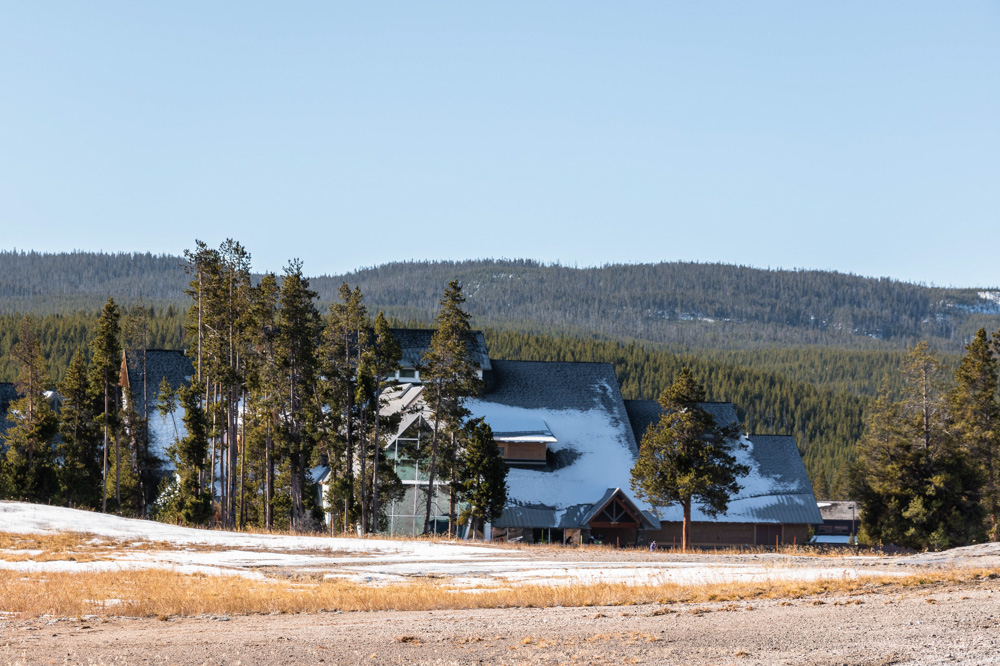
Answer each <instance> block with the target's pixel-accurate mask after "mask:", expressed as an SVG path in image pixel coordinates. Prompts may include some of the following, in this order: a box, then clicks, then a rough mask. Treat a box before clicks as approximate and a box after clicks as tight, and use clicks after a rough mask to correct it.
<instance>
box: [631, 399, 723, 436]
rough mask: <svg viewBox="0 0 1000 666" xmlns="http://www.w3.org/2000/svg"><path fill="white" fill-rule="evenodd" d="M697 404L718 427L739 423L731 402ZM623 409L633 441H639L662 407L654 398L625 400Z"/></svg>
mask: <svg viewBox="0 0 1000 666" xmlns="http://www.w3.org/2000/svg"><path fill="white" fill-rule="evenodd" d="M698 406H699V407H701V408H702V409H704V410H705V411H706V412H708V413H709V414H711V415H712V418H714V419H715V422H716V424H718V425H719V426H720V427H723V426H727V425H733V424H736V425H739V422H740V419H739V417H738V416H737V415H736V407H735V406H734V405H733V403H731V402H699V403H698ZM625 411H626V412H628V420H629V423H631V424H632V432H633V433H635V441H637V442H641V441H642V434H643V433H644V432H646V429H647V428H649V426H651V425H653V424H654V423H656V421H657V420H659V418H660V414H661V413H662V412H663V408H662V407H660V403H658V402H657V401H656V400H626V401H625Z"/></svg>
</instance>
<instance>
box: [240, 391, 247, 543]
mask: <svg viewBox="0 0 1000 666" xmlns="http://www.w3.org/2000/svg"><path fill="white" fill-rule="evenodd" d="M240 398H241V400H240V401H241V402H242V403H243V418H242V420H241V421H240V423H241V425H242V427H243V438H242V442H240V444H241V445H242V448H243V455H242V456H240V529H241V530H242V529H243V527H244V526H245V525H246V515H247V512H246V482H247V475H246V463H247V397H246V393H242V392H241V395H240Z"/></svg>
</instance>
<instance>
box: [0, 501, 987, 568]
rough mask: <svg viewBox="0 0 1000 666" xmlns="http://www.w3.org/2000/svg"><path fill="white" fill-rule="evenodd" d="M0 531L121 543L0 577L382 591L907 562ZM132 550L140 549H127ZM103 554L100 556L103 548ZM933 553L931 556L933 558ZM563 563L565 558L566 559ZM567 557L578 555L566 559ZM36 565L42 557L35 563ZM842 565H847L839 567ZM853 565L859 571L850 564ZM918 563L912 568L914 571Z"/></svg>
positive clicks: (33, 520) (59, 512)
mask: <svg viewBox="0 0 1000 666" xmlns="http://www.w3.org/2000/svg"><path fill="white" fill-rule="evenodd" d="M0 531H2V532H11V533H64V532H75V533H84V534H87V533H89V534H95V535H100V536H102V537H106V538H112V539H121V540H123V541H126V543H125V544H121V545H115V544H110V545H109V544H105V543H103V542H100V543H95V544H93V545H94V546H95V549H94V550H91V549H89V548H88V550H87V553H86V555H87V556H88V557H87V558H81V559H88V560H90V561H79V562H78V561H74V560H72V559H69V558H70V557H72V556H73V553H66V559H53V560H51V561H33V560H26V561H5V559H4V558H5V556H8V553H14V552H16V553H17V556H18V557H19V558H20V557H23V556H25V555H32V556H35V555H43V554H44V551H42V552H39V551H38V550H37V549H33V550H18V551H14V550H5V551H0V571H3V570H7V571H19V572H24V573H36V574H37V573H42V574H44V573H55V572H67V573H86V572H98V571H135V570H145V569H168V570H172V571H177V572H179V573H185V574H205V575H237V576H244V577H247V578H251V579H256V580H271V579H273V578H272V577H273V576H275V575H277V576H279V577H285V576H287V575H289V574H299V573H302V574H309V575H319V576H322V577H325V578H330V579H340V580H345V581H351V582H356V583H361V584H365V585H390V584H398V583H401V582H407V581H413V580H422V579H431V580H435V581H438V582H441V583H443V584H446V585H459V586H464V587H471V588H495V587H497V586H498V585H501V586H509V585H525V584H537V585H569V584H590V583H601V582H612V583H626V584H656V583H677V584H684V585H704V584H709V583H723V582H737V581H747V582H759V581H771V580H802V581H806V580H816V579H822V578H842V577H851V578H853V577H856V576H865V575H904V574H906V573H909V570H907V569H906V568H899V567H897V566H896V565H897V564H902V563H908V560H909V558H896V559H884V558H864V557H860V558H853V559H850V560H848V559H841V560H837V561H836V562H830V561H824V560H822V559H817V558H811V557H785V556H766V555H747V556H729V557H727V558H725V560H724V561H723V560H720V559H718V558H715V557H714V556H711V555H706V556H704V558H697V559H690V558H689V559H684V558H677V559H674V558H672V557H671V555H669V554H664V555H663V558H662V559H660V558H658V557H651V558H650V559H642V560H638V561H637V560H636V559H635V558H634V556H632V557H631V559H630V558H628V557H625V558H624V559H622V560H616V559H613V558H609V559H608V560H604V559H601V561H585V560H586V556H585V555H584V551H582V550H581V551H579V552H580V555H579V557H581V560H580V561H576V560H575V559H574V561H566V560H565V559H559V558H558V557H555V556H547V555H546V554H545V551H540V552H539V551H532V550H531V549H525V550H512V549H502V548H494V547H487V546H475V545H466V544H464V543H441V542H425V541H403V540H388V539H387V540H383V539H352V538H331V537H318V536H282V535H261V534H244V533H236V532H216V531H209V530H195V529H189V528H184V527H176V526H173V525H165V524H162V523H156V522H152V521H145V520H131V519H127V518H119V517H117V516H108V515H104V514H98V513H91V512H87V511H78V510H74V509H65V508H60V507H51V506H41V505H36V504H23V503H17V502H0ZM137 541H138V542H140V543H141V544H142V546H143V547H142V548H141V549H136V548H132V547H130V545H129V543H128V542H133V543H134V542H137ZM105 547H106V548H105ZM935 555H937V554H935ZM997 555H1000V545H997V544H987V545H983V546H975V547H971V549H969V550H965V549H956V551H954V552H953V555H952V556H951V557H949V558H945V559H942V558H939V557H935V558H933V559H931V558H928V556H922V557H924V558H927V559H928V560H929V561H928V562H926V564H928V565H929V566H949V567H952V566H961V565H963V563H964V564H967V565H969V566H984V561H985V559H986V557H985V556H997ZM564 557H565V556H564ZM573 557H574V558H575V557H577V556H575V555H574V556H573ZM40 559H43V560H44V557H42V558H40ZM845 562H848V566H845ZM853 564H856V565H857V566H856V567H855V566H851V565H853ZM917 564H922V562H918V561H916V560H914V561H913V562H912V565H917Z"/></svg>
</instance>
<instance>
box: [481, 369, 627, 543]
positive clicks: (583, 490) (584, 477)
mask: <svg viewBox="0 0 1000 666" xmlns="http://www.w3.org/2000/svg"><path fill="white" fill-rule="evenodd" d="M493 371H494V382H493V384H492V388H491V389H490V390H489V391H487V392H485V393H483V394H482V395H480V396H478V397H477V398H475V399H472V400H469V401H467V402H466V407H467V408H468V409H469V410H470V411H471V412H472V417H473V418H476V417H483V418H485V420H486V422H487V423H489V424H490V425H491V426H493V425H494V424H497V425H496V427H497V428H498V429H500V432H504V430H503V428H530V429H536V428H537V429H541V427H542V426H544V428H545V429H546V430H547V431H548V432H549V433H551V436H552V439H554V440H555V441H553V442H550V443H549V444H548V446H547V449H548V457H547V460H546V463H545V464H544V465H537V466H531V467H528V466H524V467H521V466H518V465H516V464H514V465H512V466H511V469H510V472H509V474H508V476H507V488H508V507H507V509H506V510H505V511H504V514H503V516H502V517H501V518H500V520H499V521H497V522H496V523H495V524H496V525H497V526H499V527H502V526H515V525H518V526H531V527H560V526H578V525H579V522H578V521H579V518H580V517H581V516H582V515H584V514H585V513H586V512H587V511H589V510H590V509H591V507H592V506H593V504H594V502H596V501H598V500H599V499H600V498H601V497H603V496H604V495H605V493H606V492H607V490H608V488H609V487H612V488H616V487H628V482H629V478H630V477H631V469H632V464H633V462H634V461H635V455H636V452H637V450H638V449H637V447H636V444H635V440H634V438H633V436H632V429H631V427H630V425H629V422H628V415H627V414H626V413H625V405H624V402H623V401H622V398H621V392H620V391H619V389H618V381H617V379H616V378H615V374H614V369H613V368H612V367H611V365H610V364H607V363H563V362H555V363H550V362H540V361H493ZM508 432H513V431H508ZM534 441H538V439H534Z"/></svg>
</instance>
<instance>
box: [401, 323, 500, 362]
mask: <svg viewBox="0 0 1000 666" xmlns="http://www.w3.org/2000/svg"><path fill="white" fill-rule="evenodd" d="M392 335H393V337H394V338H396V340H397V341H398V342H399V346H400V348H401V351H402V352H403V357H402V359H401V360H400V364H401V365H402V366H403V367H404V368H416V367H419V366H420V365H422V363H423V357H424V352H426V351H427V350H428V349H429V348H430V346H431V338H432V337H433V336H434V329H430V328H394V329H392ZM468 344H469V353H470V354H471V356H472V362H473V363H475V364H476V367H477V368H479V369H480V370H483V371H488V370H490V368H491V364H490V355H489V353H488V352H487V351H486V338H485V336H483V332H482V331H471V332H470V339H469V341H468Z"/></svg>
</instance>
